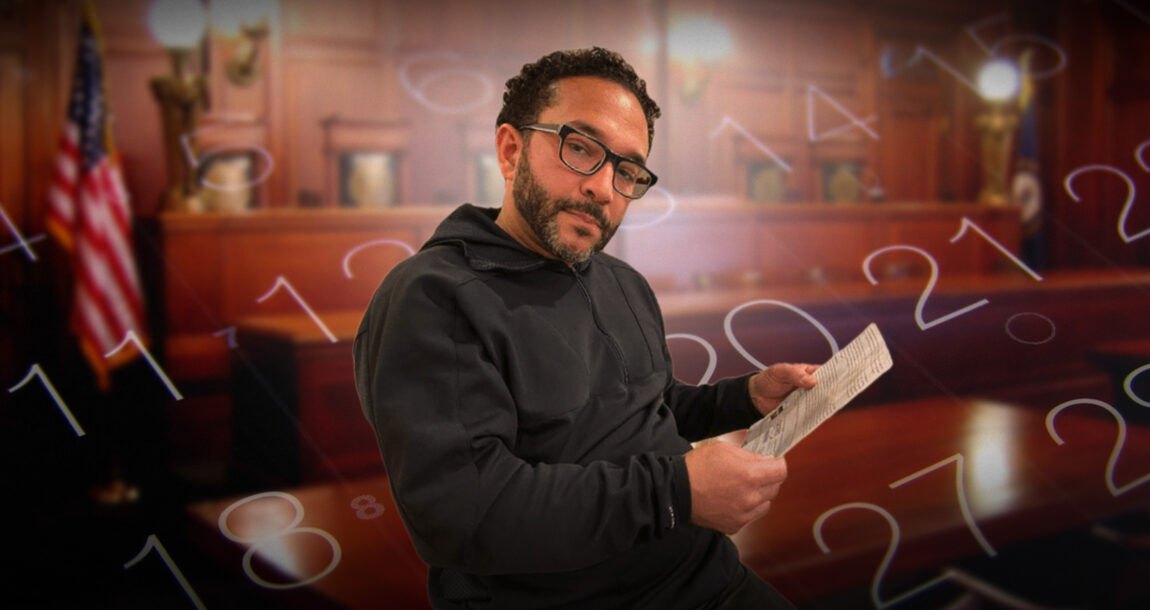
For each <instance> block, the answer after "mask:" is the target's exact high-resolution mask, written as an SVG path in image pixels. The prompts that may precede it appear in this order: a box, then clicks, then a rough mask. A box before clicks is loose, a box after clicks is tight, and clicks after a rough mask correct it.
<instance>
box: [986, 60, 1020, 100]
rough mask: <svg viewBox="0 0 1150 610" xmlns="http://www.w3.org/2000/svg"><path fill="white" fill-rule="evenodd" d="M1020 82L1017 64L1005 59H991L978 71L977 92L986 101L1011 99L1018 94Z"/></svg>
mask: <svg viewBox="0 0 1150 610" xmlns="http://www.w3.org/2000/svg"><path fill="white" fill-rule="evenodd" d="M1021 84H1022V76H1021V74H1020V73H1019V70H1018V66H1017V65H1016V64H1015V63H1014V62H1012V61H1009V60H1006V59H992V60H990V61H988V62H986V65H984V66H983V67H982V70H981V71H979V73H978V92H979V94H981V95H982V98H983V99H985V100H986V101H988V102H1005V101H1007V100H1010V99H1012V98H1013V97H1014V96H1016V95H1018V90H1019V88H1020V86H1021Z"/></svg>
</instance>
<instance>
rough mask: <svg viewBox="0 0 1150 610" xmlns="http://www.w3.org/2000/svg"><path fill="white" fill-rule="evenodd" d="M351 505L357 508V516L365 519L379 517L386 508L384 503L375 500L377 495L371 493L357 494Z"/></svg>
mask: <svg viewBox="0 0 1150 610" xmlns="http://www.w3.org/2000/svg"><path fill="white" fill-rule="evenodd" d="M351 507H352V508H353V509H355V516H356V518H357V519H363V520H364V521H366V520H368V519H378V518H379V517H380V516H382V515H383V512H384V511H385V510H386V508H384V506H383V505H382V504H380V503H379V502H376V501H375V496H373V495H371V494H364V495H362V496H357V497H356V498H355V499H354V500H352V501H351Z"/></svg>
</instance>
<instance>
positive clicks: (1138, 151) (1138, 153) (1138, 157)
mask: <svg viewBox="0 0 1150 610" xmlns="http://www.w3.org/2000/svg"><path fill="white" fill-rule="evenodd" d="M1147 148H1150V140H1146V141H1144V142H1142V143H1141V144H1139V145H1138V147H1137V148H1135V149H1134V160H1135V161H1137V162H1138V167H1141V168H1142V171H1144V172H1150V166H1147V165H1146V159H1143V158H1142V153H1143V152H1145V151H1146V149H1147Z"/></svg>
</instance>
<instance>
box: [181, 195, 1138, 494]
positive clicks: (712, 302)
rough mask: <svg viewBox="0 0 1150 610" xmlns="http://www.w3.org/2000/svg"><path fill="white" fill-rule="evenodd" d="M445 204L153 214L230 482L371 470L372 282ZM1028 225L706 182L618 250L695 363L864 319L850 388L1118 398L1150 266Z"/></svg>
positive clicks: (973, 209) (637, 224)
mask: <svg viewBox="0 0 1150 610" xmlns="http://www.w3.org/2000/svg"><path fill="white" fill-rule="evenodd" d="M668 203H669V202H668ZM450 211H451V208H449V207H396V208H387V209H377V210H363V209H330V208H329V209H309V210H263V211H253V212H249V213H244V214H230V215H188V214H166V215H164V216H163V217H162V218H161V220H160V227H159V232H160V238H161V240H162V244H163V251H164V260H165V264H166V265H165V268H164V270H163V276H164V282H163V286H164V288H163V299H164V311H165V325H166V328H165V335H164V336H165V341H164V351H163V354H164V359H165V363H166V364H165V366H166V367H167V371H168V373H169V375H170V376H171V377H172V378H173V380H174V381H175V382H176V383H177V384H180V383H184V384H186V385H188V386H189V387H200V388H206V389H207V390H206V392H208V393H210V392H216V393H217V394H218V396H216V397H215V398H216V399H218V400H219V401H224V402H228V403H230V412H229V415H228V417H227V421H219V422H214V424H213V425H208V424H206V423H205V422H200V423H199V427H200V428H211V429H215V430H220V431H224V430H227V431H230V432H229V434H228V436H229V439H228V441H227V442H228V443H229V445H230V453H229V454H230V460H231V469H232V473H233V475H234V476H235V477H236V479H237V485H239V486H240V487H242V488H252V489H254V488H259V487H262V488H268V487H269V486H283V485H294V484H299V483H313V482H319V481H324V480H330V479H333V478H337V477H347V476H359V475H373V474H381V473H382V472H383V468H382V464H381V463H380V459H379V453H378V449H377V448H376V446H375V440H374V437H373V436H372V433H371V430H370V429H369V427H368V425H367V422H366V420H365V419H364V417H363V414H362V412H361V409H360V406H359V402H358V399H357V398H356V395H355V389H354V384H353V376H352V362H351V341H352V339H353V337H354V332H355V328H356V326H357V325H358V322H359V318H360V316H361V315H362V312H363V310H364V307H365V306H366V304H367V303H368V301H369V299H370V297H371V294H372V293H373V291H374V290H375V288H376V286H377V285H378V284H379V282H380V280H381V279H382V278H383V277H384V275H385V274H386V273H387V271H388V270H389V269H391V267H393V266H394V265H395V264H396V263H398V262H399V261H401V260H402V259H403V258H405V257H406V256H408V255H409V252H410V251H411V250H412V249H417V248H418V247H419V245H420V244H422V243H423V242H424V241H426V240H427V238H428V237H430V235H431V234H432V232H433V231H434V228H435V226H436V225H437V224H438V223H439V222H440V221H441V220H442V219H443V218H444V217H445V216H446V215H447V214H448V213H450ZM1019 242H1020V226H1019V219H1018V213H1017V210H1016V209H1014V208H991V207H985V206H977V205H971V204H941V203H880V204H857V205H841V204H839V205H836V204H778V205H754V204H749V203H745V202H738V201H713V200H706V201H704V200H697V201H679V202H677V203H676V204H675V206H674V207H673V208H671V207H670V206H669V205H668V206H667V207H663V206H661V205H660V203H659V202H654V203H653V204H650V205H648V206H647V207H641V206H640V205H639V204H635V205H634V206H633V207H632V209H631V211H630V212H629V213H628V216H627V219H626V222H625V223H624V225H623V227H622V228H621V229H620V231H619V232H618V233H617V234H616V237H615V239H614V240H613V241H612V243H611V245H610V246H609V251H610V252H611V253H612V254H615V255H616V256H619V257H621V258H623V259H624V260H626V261H628V262H629V263H631V264H632V265H633V266H635V267H636V268H637V269H638V270H639V271H641V272H643V273H644V274H645V275H646V276H647V277H648V279H649V280H650V281H651V283H652V286H653V287H654V288H655V290H656V293H657V295H658V297H659V300H660V304H661V306H662V309H663V314H664V318H665V322H666V329H667V332H668V334H669V335H670V336H671V338H670V339H669V345H670V347H671V350H672V355H673V356H674V358H675V369H676V375H677V376H678V377H680V378H681V379H683V380H685V381H689V382H694V381H699V380H702V379H704V378H707V379H718V378H720V377H725V376H730V375H737V374H742V373H746V372H749V371H751V370H753V369H755V368H756V367H757V366H758V364H769V363H771V362H779V361H809V362H822V361H824V360H826V358H828V357H829V356H830V355H831V353H832V350H833V349H835V348H836V347H839V346H842V345H845V343H846V342H847V341H849V340H850V339H851V338H853V337H854V335H855V334H857V333H858V332H859V331H861V330H862V329H863V328H864V327H865V326H866V325H867V324H869V323H870V322H872V321H873V322H877V323H878V324H879V327H880V328H881V330H882V332H883V333H884V335H885V337H886V339H887V342H888V344H889V345H890V347H891V351H892V354H893V357H894V360H895V365H894V367H893V369H892V370H891V372H890V373H888V374H887V375H886V376H884V377H883V378H882V379H881V380H880V382H879V383H877V384H876V385H875V386H873V387H872V388H871V389H869V390H867V391H866V392H865V393H864V394H863V395H862V396H860V398H859V399H858V400H857V403H858V404H859V405H865V404H874V403H881V402H891V401H898V400H905V399H908V398H914V397H921V396H929V395H939V394H944V395H972V396H986V397H991V398H995V399H1001V400H1010V401H1012V402H1015V403H1019V404H1038V405H1045V404H1047V403H1049V401H1051V400H1056V399H1062V398H1061V397H1068V398H1069V397H1077V396H1080V395H1087V394H1089V395H1102V396H1109V393H1110V392H1111V391H1112V388H1113V387H1114V384H1113V383H1112V380H1111V379H1109V378H1108V377H1107V376H1106V373H1105V372H1104V371H1103V370H1102V369H1101V368H1099V367H1097V366H1095V365H1093V364H1091V362H1090V361H1089V359H1088V358H1087V352H1088V350H1089V349H1090V348H1091V347H1092V346H1094V345H1096V344H1100V343H1103V342H1106V341H1114V340H1118V339H1123V338H1129V337H1135V336H1150V316H1145V315H1144V312H1145V311H1147V310H1148V305H1150V296H1148V295H1150V273H1147V272H1144V271H1127V270H1110V271H1107V272H1099V271H1077V272H1062V273H1045V274H1037V273H1035V272H1033V271H1032V270H1029V269H1028V268H1027V267H1025V265H1024V264H1023V263H1021V262H1020V261H1017V260H1016V259H1014V258H1013V256H1015V255H1016V254H1017V252H1018V251H1019ZM712 353H713V355H712ZM708 371H710V374H708ZM205 399H207V398H205ZM1056 402H1057V400H1056ZM183 416H184V417H194V416H192V415H187V414H185V415H183ZM173 427H174V429H176V430H178V429H179V426H178V424H176V425H174V426H173Z"/></svg>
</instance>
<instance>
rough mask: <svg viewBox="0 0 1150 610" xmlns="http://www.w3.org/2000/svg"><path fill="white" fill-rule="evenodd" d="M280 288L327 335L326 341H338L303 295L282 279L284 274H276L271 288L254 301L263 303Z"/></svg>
mask: <svg viewBox="0 0 1150 610" xmlns="http://www.w3.org/2000/svg"><path fill="white" fill-rule="evenodd" d="M280 288H283V289H284V290H286V291H288V294H290V295H291V297H292V298H293V299H295V302H296V304H298V305H299V306H300V308H301V309H303V311H304V313H306V314H307V315H308V317H309V318H311V320H312V322H315V325H316V326H318V327H319V329H320V330H321V331H323V334H324V336H325V337H327V339H328V341H331V342H332V343H338V342H339V339H337V338H336V337H335V335H334V334H332V332H331V330H329V329H328V327H327V324H324V323H323V320H321V319H319V316H318V315H316V313H315V311H313V310H312V308H311V307H310V306H309V305H308V304H307V302H306V301H304V300H303V297H301V296H300V295H299V293H298V292H296V289H295V288H294V287H293V286H292V285H291V282H289V281H287V280H286V279H284V276H282V275H277V276H276V281H275V283H274V284H272V287H271V290H268V291H267V292H266V293H264V295H263V296H262V297H260V298H258V299H256V302H257V303H263V302H264V301H266V300H268V298H269V297H271V296H272V295H273V294H275V292H276V291H277V290H279V289H280Z"/></svg>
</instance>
